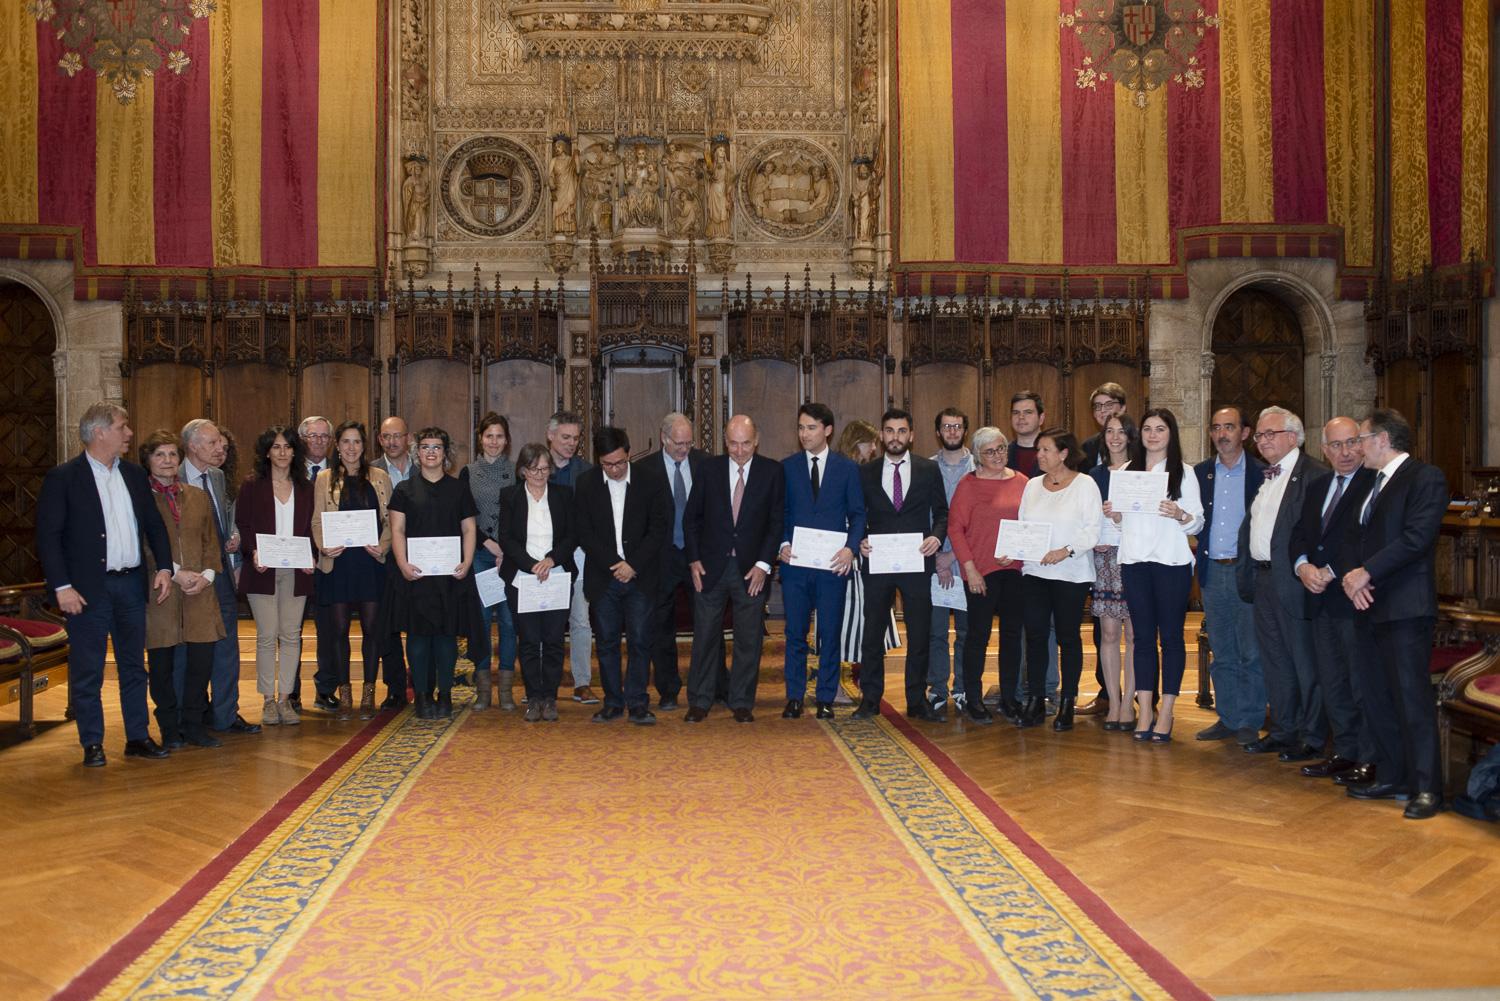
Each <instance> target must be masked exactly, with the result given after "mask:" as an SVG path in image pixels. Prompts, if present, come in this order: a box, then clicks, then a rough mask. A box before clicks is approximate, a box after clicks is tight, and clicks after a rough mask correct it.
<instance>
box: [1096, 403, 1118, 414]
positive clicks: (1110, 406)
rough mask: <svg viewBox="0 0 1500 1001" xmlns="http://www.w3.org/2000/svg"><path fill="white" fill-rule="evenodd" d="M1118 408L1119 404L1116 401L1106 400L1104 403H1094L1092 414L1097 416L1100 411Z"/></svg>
mask: <svg viewBox="0 0 1500 1001" xmlns="http://www.w3.org/2000/svg"><path fill="white" fill-rule="evenodd" d="M1120 406H1121V404H1120V402H1119V401H1117V400H1108V401H1106V402H1104V403H1096V404H1094V413H1096V414H1097V413H1098V412H1099V411H1101V410H1114V409H1116V408H1118V407H1120Z"/></svg>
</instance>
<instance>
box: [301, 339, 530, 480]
mask: <svg viewBox="0 0 1500 1001" xmlns="http://www.w3.org/2000/svg"><path fill="white" fill-rule="evenodd" d="M326 367H328V368H333V367H334V366H331V365H330V366H326ZM344 368H345V369H348V370H352V371H357V370H356V369H354V366H352V365H348V366H344ZM352 371H351V374H352ZM397 377H398V378H399V380H400V390H399V392H398V394H397V399H399V400H400V401H401V416H402V417H404V418H405V419H406V426H407V427H409V428H410V429H411V432H412V434H414V435H415V434H416V433H417V432H418V431H420V430H421V429H422V428H425V427H440V428H442V429H443V430H444V431H447V432H448V436H449V437H450V438H452V439H453V469H454V470H458V469H461V468H463V466H464V465H466V464H467V463H468V461H469V458H470V456H472V455H473V454H474V452H473V444H474V406H473V404H472V403H471V402H470V390H469V365H468V363H467V362H459V361H447V360H444V359H438V358H433V359H427V360H424V361H410V362H407V363H406V364H404V365H402V366H401V368H400V369H399V370H397ZM366 381H367V382H368V378H367V379H366ZM549 413H550V411H549ZM513 451H514V450H513Z"/></svg>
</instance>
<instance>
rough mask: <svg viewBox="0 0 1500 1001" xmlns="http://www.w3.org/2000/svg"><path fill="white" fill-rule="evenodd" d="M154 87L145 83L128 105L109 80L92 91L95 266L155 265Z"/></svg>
mask: <svg viewBox="0 0 1500 1001" xmlns="http://www.w3.org/2000/svg"><path fill="white" fill-rule="evenodd" d="M155 109H156V81H155V80H153V79H151V78H150V77H145V78H144V79H142V80H141V82H140V84H138V85H137V87H136V90H135V98H134V99H133V100H131V102H130V103H129V104H121V103H120V102H119V101H118V100H116V99H115V94H114V90H113V88H112V87H111V86H110V83H109V80H107V79H106V78H104V77H99V79H98V80H97V81H96V82H95V86H94V115H95V119H94V149H95V152H94V233H95V239H96V241H97V242H96V247H97V250H98V257H99V263H100V264H155V263H156V207H155V204H154V201H153V187H154V185H153V176H152V175H153V172H154V169H155V156H154V149H153V147H154V145H155V129H154V127H153V116H154V114H155Z"/></svg>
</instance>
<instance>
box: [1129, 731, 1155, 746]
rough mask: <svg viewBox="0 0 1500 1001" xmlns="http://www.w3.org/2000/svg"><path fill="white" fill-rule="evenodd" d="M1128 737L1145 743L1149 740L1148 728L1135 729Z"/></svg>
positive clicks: (1149, 732)
mask: <svg viewBox="0 0 1500 1001" xmlns="http://www.w3.org/2000/svg"><path fill="white" fill-rule="evenodd" d="M1130 739H1131V740H1134V741H1137V742H1139V743H1142V744H1144V743H1147V742H1148V741H1150V740H1151V731H1150V730H1135V731H1132V732H1131V734H1130Z"/></svg>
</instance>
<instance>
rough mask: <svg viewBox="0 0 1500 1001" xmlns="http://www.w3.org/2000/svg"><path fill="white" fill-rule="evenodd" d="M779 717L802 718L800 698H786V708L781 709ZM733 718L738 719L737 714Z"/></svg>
mask: <svg viewBox="0 0 1500 1001" xmlns="http://www.w3.org/2000/svg"><path fill="white" fill-rule="evenodd" d="M735 711H736V712H738V711H739V710H735ZM781 718H782V719H801V718H802V700H801V699H787V701H786V708H785V709H783V710H781ZM735 719H739V716H735Z"/></svg>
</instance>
